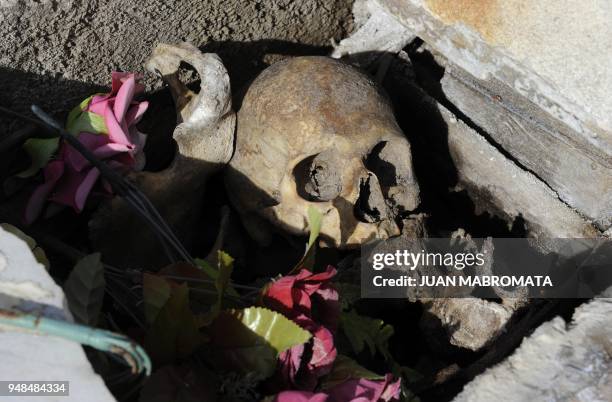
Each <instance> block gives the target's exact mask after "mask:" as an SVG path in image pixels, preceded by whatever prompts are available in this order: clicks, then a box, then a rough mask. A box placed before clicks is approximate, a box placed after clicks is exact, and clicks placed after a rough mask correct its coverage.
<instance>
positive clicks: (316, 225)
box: [289, 205, 323, 274]
mask: <svg viewBox="0 0 612 402" xmlns="http://www.w3.org/2000/svg"><path fill="white" fill-rule="evenodd" d="M322 221H323V214H321V211H319V210H318V209H317V208H315V207H313V206H312V205H309V206H308V227H309V228H310V235H309V237H308V244H307V245H306V253H304V256H303V257H302V259H301V260H300V261H299V262H298V263H297V264H296V266H295V267H293V269H292V270H291V271H290V272H289V274H292V273H295V272H297V271H298V270H300V269H302V268H307V269H309V270H313V269H314V265H315V253H316V250H317V244H316V240H317V238H318V237H319V233H320V232H321V222H322Z"/></svg>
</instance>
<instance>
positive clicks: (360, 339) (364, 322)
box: [340, 311, 394, 362]
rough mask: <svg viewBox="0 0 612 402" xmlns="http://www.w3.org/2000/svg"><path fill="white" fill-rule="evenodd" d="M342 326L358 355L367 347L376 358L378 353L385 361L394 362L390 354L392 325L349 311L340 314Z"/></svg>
mask: <svg viewBox="0 0 612 402" xmlns="http://www.w3.org/2000/svg"><path fill="white" fill-rule="evenodd" d="M340 326H341V328H342V330H343V332H344V334H345V335H346V337H347V338H348V340H349V342H350V344H351V347H352V349H353V351H354V352H355V353H356V354H359V353H361V352H362V351H363V350H364V348H365V347H366V346H367V347H368V349H369V352H370V355H372V356H374V355H375V354H376V352H377V351H378V352H379V353H380V354H381V355H382V356H383V357H384V358H385V360H387V361H389V362H392V361H393V357H392V356H391V353H390V352H389V339H390V338H391V337H392V336H393V332H394V331H393V327H392V326H391V325H388V324H385V323H384V321H383V320H378V319H375V318H370V317H366V316H362V315H359V314H357V313H356V312H354V311H348V312H342V313H341V314H340Z"/></svg>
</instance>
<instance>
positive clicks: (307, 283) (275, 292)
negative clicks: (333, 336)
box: [263, 265, 340, 330]
mask: <svg viewBox="0 0 612 402" xmlns="http://www.w3.org/2000/svg"><path fill="white" fill-rule="evenodd" d="M335 275H336V269H335V268H334V267H332V266H331V265H330V266H328V267H327V269H326V270H325V272H321V273H317V274H313V273H312V272H310V271H309V270H307V269H301V270H300V272H298V273H297V275H287V276H283V277H282V278H280V279H279V280H277V281H274V282H272V283H271V284H270V285H269V286H268V288H267V289H266V290H265V292H264V295H263V302H264V304H265V305H266V306H267V307H269V308H271V309H273V310H276V311H278V312H280V313H282V314H284V315H285V316H287V317H289V318H291V319H295V318H297V317H299V316H305V317H308V318H311V319H313V320H315V321H317V322H319V323H321V324H323V325H325V326H326V327H328V328H330V329H331V330H335V329H336V328H337V326H338V317H339V316H340V303H339V301H338V292H337V291H336V289H335V288H334V286H333V285H332V284H331V278H333V277H334V276H335ZM313 307H314V309H313ZM313 310H314V311H313Z"/></svg>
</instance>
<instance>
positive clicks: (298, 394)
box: [272, 391, 329, 402]
mask: <svg viewBox="0 0 612 402" xmlns="http://www.w3.org/2000/svg"><path fill="white" fill-rule="evenodd" d="M272 402H329V398H328V396H327V394H324V393H323V392H319V393H316V394H315V393H314V392H308V391H283V392H281V393H279V394H277V395H276V397H275V398H274V399H273V401H272Z"/></svg>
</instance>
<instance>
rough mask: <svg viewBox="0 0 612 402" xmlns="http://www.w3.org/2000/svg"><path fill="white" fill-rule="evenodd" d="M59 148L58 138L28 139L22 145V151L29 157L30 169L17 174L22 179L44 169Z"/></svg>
mask: <svg viewBox="0 0 612 402" xmlns="http://www.w3.org/2000/svg"><path fill="white" fill-rule="evenodd" d="M58 147H59V138H30V139H29V140H27V141H26V142H25V143H24V144H23V150H24V151H25V152H26V153H27V154H28V156H29V157H30V161H31V162H30V167H29V168H27V169H26V170H24V171H23V172H20V173H17V177H20V178H22V179H25V178H28V177H32V176H34V175H35V174H36V173H38V171H39V170H40V169H42V168H43V167H45V166H46V165H47V163H48V162H49V160H51V158H52V157H53V154H54V153H55V152H56V151H57V148H58Z"/></svg>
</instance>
